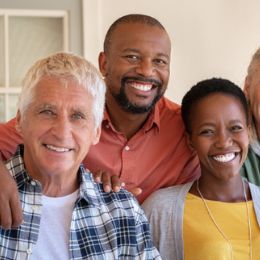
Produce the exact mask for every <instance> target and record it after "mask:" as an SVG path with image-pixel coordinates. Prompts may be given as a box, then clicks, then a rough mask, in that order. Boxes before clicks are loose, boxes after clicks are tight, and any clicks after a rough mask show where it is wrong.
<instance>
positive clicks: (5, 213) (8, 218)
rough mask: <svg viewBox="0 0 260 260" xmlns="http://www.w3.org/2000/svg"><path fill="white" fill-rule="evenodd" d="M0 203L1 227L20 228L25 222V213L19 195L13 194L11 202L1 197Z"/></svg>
mask: <svg viewBox="0 0 260 260" xmlns="http://www.w3.org/2000/svg"><path fill="white" fill-rule="evenodd" d="M0 201H1V203H0V226H1V227H2V228H3V229H10V228H14V227H18V226H20V225H21V224H22V222H23V213H22V209H21V203H20V201H19V195H18V193H17V192H12V197H11V199H10V200H6V199H3V198H2V197H1V198H0Z"/></svg>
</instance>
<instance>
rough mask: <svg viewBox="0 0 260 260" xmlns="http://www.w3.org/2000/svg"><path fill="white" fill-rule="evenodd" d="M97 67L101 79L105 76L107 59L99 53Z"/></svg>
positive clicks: (103, 54)
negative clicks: (101, 76)
mask: <svg viewBox="0 0 260 260" xmlns="http://www.w3.org/2000/svg"><path fill="white" fill-rule="evenodd" d="M98 66H99V70H100V72H101V74H102V75H103V77H106V75H107V59H106V54H105V53H104V52H100V53H99V56H98Z"/></svg>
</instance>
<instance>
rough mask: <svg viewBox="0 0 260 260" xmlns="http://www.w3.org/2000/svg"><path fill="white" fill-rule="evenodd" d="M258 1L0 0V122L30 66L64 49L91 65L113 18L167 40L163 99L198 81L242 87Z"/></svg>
mask: <svg viewBox="0 0 260 260" xmlns="http://www.w3.org/2000/svg"><path fill="white" fill-rule="evenodd" d="M259 10H260V1H259V0H249V1H245V0H228V1H227V0H196V1H194V0H182V1H179V0H160V1H154V0H131V1H122V0H55V1H53V0H44V1H40V0H0V122H5V121H7V120H9V119H10V118H12V117H13V116H14V115H15V113H16V103H17V97H18V95H19V91H20V85H21V80H22V77H23V76H24V74H25V72H26V71H27V69H28V67H30V66H31V65H32V63H33V62H34V61H35V60H37V59H39V58H41V57H44V56H46V55H48V54H50V53H53V52H56V51H60V50H65V51H71V52H74V53H77V54H79V55H83V56H84V57H85V58H87V59H88V60H90V61H91V62H92V63H93V64H95V65H96V66H97V57H98V54H99V52H100V51H101V50H102V48H103V39H104V36H105V33H106V30H107V29H108V27H109V26H110V25H111V23H112V22H113V21H114V20H115V19H117V18H118V17H120V16H122V15H125V14H129V13H143V14H147V15H151V16H154V17H155V18H157V19H158V20H159V21H160V22H161V23H162V24H163V25H164V26H165V28H166V30H167V31H168V33H169V35H170V38H171V41H172V60H171V78H170V82H169V86H168V90H167V92H166V96H167V97H169V98H170V99H171V100H173V101H175V102H177V103H180V102H181V99H182V97H183V95H184V93H185V92H186V91H187V90H189V89H190V87H191V86H192V85H194V84H195V83H196V82H198V81H200V80H202V79H205V78H210V77H224V78H228V79H230V80H232V81H234V82H235V83H236V84H238V85H239V86H240V87H243V84H244V77H245V75H246V70H247V66H248V63H249V61H250V59H251V56H252V54H253V53H254V51H255V50H256V49H257V48H258V47H260V26H259V25H260V15H259Z"/></svg>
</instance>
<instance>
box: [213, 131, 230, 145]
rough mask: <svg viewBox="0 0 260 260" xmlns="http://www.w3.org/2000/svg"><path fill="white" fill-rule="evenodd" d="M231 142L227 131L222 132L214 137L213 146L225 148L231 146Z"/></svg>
mask: <svg viewBox="0 0 260 260" xmlns="http://www.w3.org/2000/svg"><path fill="white" fill-rule="evenodd" d="M232 143H233V141H232V138H231V136H230V134H229V133H228V131H222V132H220V133H219V134H218V135H217V136H216V140H215V146H216V147H217V148H226V147H229V146H230V145H232Z"/></svg>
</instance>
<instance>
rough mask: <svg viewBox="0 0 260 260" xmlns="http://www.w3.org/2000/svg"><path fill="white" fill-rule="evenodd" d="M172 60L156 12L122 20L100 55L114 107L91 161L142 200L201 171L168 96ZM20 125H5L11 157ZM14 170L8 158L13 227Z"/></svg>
mask: <svg viewBox="0 0 260 260" xmlns="http://www.w3.org/2000/svg"><path fill="white" fill-rule="evenodd" d="M170 60H171V42H170V39H169V36H168V34H167V32H166V30H165V28H164V27H163V25H162V24H161V23H160V22H159V21H158V20H156V19H155V18H153V17H150V16H147V15H140V14H130V15H126V16H123V17H121V18H119V19H118V20H116V21H115V22H114V23H113V24H112V25H111V26H110V28H109V30H108V32H107V34H106V37H105V41H104V50H103V51H102V52H101V53H100V55H99V68H100V71H101V73H102V75H103V76H104V78H105V83H106V87H107V94H106V110H105V113H104V117H103V121H102V125H101V127H102V133H101V137H100V141H99V143H98V144H97V145H95V146H93V147H91V148H90V151H89V153H88V155H87V157H86V158H85V159H84V161H83V163H84V165H85V166H86V167H88V169H90V170H91V172H93V173H96V172H98V170H103V171H105V172H108V173H110V174H111V175H116V176H118V177H119V178H120V180H121V181H122V182H124V183H125V184H126V188H127V189H128V190H130V191H132V190H135V189H137V190H140V189H141V190H142V193H141V194H140V195H139V196H137V199H138V201H139V202H143V200H144V199H145V198H146V197H147V196H148V195H149V194H151V193H152V192H153V191H155V190H157V189H159V188H162V187H168V186H170V185H175V184H181V183H185V182H188V181H191V180H194V179H196V178H197V177H198V176H199V174H200V170H199V166H198V160H197V157H196V156H195V154H194V153H193V152H192V151H190V150H189V148H188V146H187V143H186V139H185V133H184V126H183V122H182V119H181V115H180V106H179V105H177V104H175V103H173V102H171V101H170V100H168V99H167V98H165V97H164V96H163V95H164V92H165V90H166V88H167V85H168V80H169V73H170ZM14 125H15V119H13V120H12V121H11V122H9V123H7V124H2V125H1V126H0V150H1V152H2V154H3V155H4V157H5V158H4V159H7V158H8V157H9V156H10V155H11V154H13V153H14V151H15V147H16V143H18V142H22V139H21V137H18V136H17V133H16V132H15V130H14ZM10 129H11V130H10ZM171 129H174V131H173V132H172V130H171ZM13 137H15V138H13ZM8 177H9V176H8V174H7V173H5V172H4V169H3V167H2V170H1V165H0V180H1V182H0V221H1V222H0V224H2V226H5V227H8V226H11V225H17V224H19V222H20V220H21V218H20V216H19V210H17V208H14V207H13V205H17V200H16V199H15V193H16V192H15V189H14V187H15V185H14V184H13V183H12V182H11V181H10V178H8ZM114 180H116V178H115V179H114ZM110 181H111V180H110V178H109V179H108V180H107V181H105V182H104V180H103V183H104V184H110ZM112 182H113V178H112ZM136 194H137V193H136ZM1 205H2V206H1Z"/></svg>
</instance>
